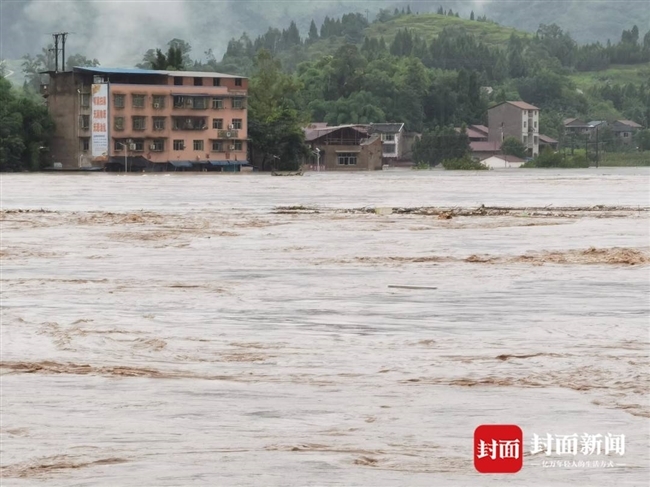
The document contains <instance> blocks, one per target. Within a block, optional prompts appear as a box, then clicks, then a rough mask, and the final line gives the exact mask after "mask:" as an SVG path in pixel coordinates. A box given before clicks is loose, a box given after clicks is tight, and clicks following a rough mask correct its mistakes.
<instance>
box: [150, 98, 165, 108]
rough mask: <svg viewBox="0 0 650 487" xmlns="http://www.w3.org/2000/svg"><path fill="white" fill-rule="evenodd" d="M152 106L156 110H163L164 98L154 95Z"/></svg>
mask: <svg viewBox="0 0 650 487" xmlns="http://www.w3.org/2000/svg"><path fill="white" fill-rule="evenodd" d="M152 106H153V107H154V108H156V109H161V108H165V97H164V96H162V95H154V96H153V104H152Z"/></svg>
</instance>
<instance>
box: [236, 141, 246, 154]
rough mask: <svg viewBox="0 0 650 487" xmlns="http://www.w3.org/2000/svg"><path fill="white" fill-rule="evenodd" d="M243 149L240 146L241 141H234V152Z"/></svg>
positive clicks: (242, 145) (241, 145)
mask: <svg viewBox="0 0 650 487" xmlns="http://www.w3.org/2000/svg"><path fill="white" fill-rule="evenodd" d="M243 147H244V144H242V141H241V140H236V141H235V150H236V151H240V150H242V148H243Z"/></svg>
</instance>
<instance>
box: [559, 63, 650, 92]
mask: <svg viewBox="0 0 650 487" xmlns="http://www.w3.org/2000/svg"><path fill="white" fill-rule="evenodd" d="M571 79H572V80H573V81H574V82H575V84H576V86H578V88H582V89H586V88H589V87H590V86H594V85H598V84H604V83H610V84H627V83H633V84H640V83H649V82H650V63H645V64H634V65H615V66H611V67H610V68H609V69H606V70H604V71H587V72H584V73H576V74H572V75H571Z"/></svg>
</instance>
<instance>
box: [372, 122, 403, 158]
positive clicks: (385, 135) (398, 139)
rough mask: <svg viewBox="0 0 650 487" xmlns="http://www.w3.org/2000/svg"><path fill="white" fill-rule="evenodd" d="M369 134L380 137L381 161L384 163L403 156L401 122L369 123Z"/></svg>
mask: <svg viewBox="0 0 650 487" xmlns="http://www.w3.org/2000/svg"><path fill="white" fill-rule="evenodd" d="M368 133H369V134H377V135H379V136H380V138H381V144H382V162H383V163H384V164H390V163H393V164H394V163H395V162H396V161H398V160H401V159H402V157H403V150H404V144H403V142H402V136H403V133H404V124H403V123H371V124H370V125H369V126H368Z"/></svg>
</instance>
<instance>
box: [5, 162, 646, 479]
mask: <svg viewBox="0 0 650 487" xmlns="http://www.w3.org/2000/svg"><path fill="white" fill-rule="evenodd" d="M649 183H650V171H648V169H647V168H638V169H594V168H592V169H589V170H565V171H535V170H530V171H525V170H513V171H504V172H499V171H491V172H488V173H486V174H480V173H457V174H454V173H447V172H440V171H430V172H416V171H384V172H380V173H364V174H332V173H329V174H325V173H318V174H307V175H305V176H304V177H293V178H275V177H271V176H268V175H262V174H251V175H233V176H224V175H222V176H216V175H215V176H213V175H205V174H187V175H184V174H177V175H151V174H148V175H128V176H122V175H111V174H87V175H82V174H78V175H63V174H35V175H30V174H26V175H9V174H7V175H3V176H2V242H1V247H0V251H1V257H2V290H1V294H2V328H1V338H2V350H1V351H2V368H1V374H2V375H1V380H2V429H1V431H0V434H1V439H2V444H1V453H2V459H1V465H0V473H1V475H2V485H3V486H5V485H6V486H41V485H42V486H72V485H74V486H111V487H114V486H126V487H130V486H133V487H140V486H144V485H147V486H158V487H164V486H189V485H206V486H225V487H240V486H283V487H286V486H344V487H352V486H363V487H375V486H376V487H382V486H400V487H401V486H409V487H410V486H432V485H444V486H483V485H493V484H494V482H495V481H497V480H495V478H494V477H493V476H490V475H483V474H479V473H477V472H476V471H475V470H474V466H473V433H474V429H475V428H476V427H477V426H478V425H480V424H494V423H506V424H511V423H514V424H518V425H519V426H521V428H522V429H523V431H524V442H525V444H524V450H525V452H526V453H525V457H524V467H523V469H522V470H521V471H520V472H519V473H518V474H516V475H502V476H498V479H499V480H498V481H497V482H500V483H504V484H508V485H526V486H550V485H553V486H565V485H566V486H590V487H591V486H597V485H598V486H600V485H603V486H611V485H616V486H617V487H623V486H645V485H648V481H649V480H650V478H649V475H650V473H649V470H648V465H649V458H648V452H649V435H648V429H649V428H648V426H649V421H650V419H649V418H650V406H649V404H648V390H649V384H650V378H649V368H648V366H649V365H650V364H649V353H648V352H649V351H650V346H649V340H648V317H649V316H648V315H649V299H650V298H649V296H650V292H649V291H650V285H649V265H648V264H649V262H650V248H649V247H650V238H649V225H648V224H649V223H650V211H649V208H650V193H649V188H650V186H649ZM547 433H550V434H553V435H555V434H557V435H571V434H573V433H578V434H579V435H582V434H583V433H589V434H602V435H606V434H608V433H611V434H624V435H625V453H624V455H622V456H621V455H610V456H608V457H605V456H604V455H601V457H599V458H598V459H600V460H602V459H607V460H612V462H613V466H609V467H606V468H593V467H591V468H585V467H574V466H569V467H563V468H557V467H555V468H553V467H548V466H545V465H544V461H546V460H549V459H555V460H566V457H560V456H558V455H555V454H554V455H553V456H551V457H547V456H545V454H544V453H541V454H536V455H531V454H530V439H531V438H532V435H533V434H539V435H540V436H542V435H543V436H545V435H546V434H547ZM578 457H579V459H580V460H587V458H585V457H581V456H580V455H578ZM578 457H576V458H574V457H573V456H571V457H570V458H569V459H570V460H574V459H576V460H577V459H578ZM595 459H596V458H595V457H594V458H592V460H595Z"/></svg>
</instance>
